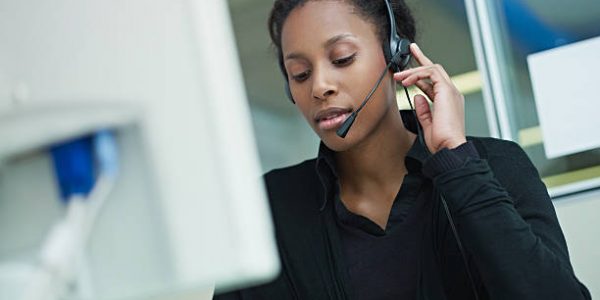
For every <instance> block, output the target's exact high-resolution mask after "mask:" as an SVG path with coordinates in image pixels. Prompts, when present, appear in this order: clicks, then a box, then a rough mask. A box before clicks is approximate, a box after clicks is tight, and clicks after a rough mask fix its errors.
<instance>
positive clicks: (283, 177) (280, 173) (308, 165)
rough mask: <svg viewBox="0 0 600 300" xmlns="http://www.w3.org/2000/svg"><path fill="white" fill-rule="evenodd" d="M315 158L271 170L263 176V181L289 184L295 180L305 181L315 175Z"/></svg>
mask: <svg viewBox="0 0 600 300" xmlns="http://www.w3.org/2000/svg"><path fill="white" fill-rule="evenodd" d="M316 161H317V159H316V158H313V159H308V160H305V161H303V162H301V163H298V164H295V165H291V166H287V167H283V168H277V169H273V170H271V171H269V172H267V173H265V174H264V175H263V177H264V178H265V181H267V182H270V181H279V182H281V181H283V182H289V181H290V180H295V179H305V178H306V177H311V176H314V175H315V165H316Z"/></svg>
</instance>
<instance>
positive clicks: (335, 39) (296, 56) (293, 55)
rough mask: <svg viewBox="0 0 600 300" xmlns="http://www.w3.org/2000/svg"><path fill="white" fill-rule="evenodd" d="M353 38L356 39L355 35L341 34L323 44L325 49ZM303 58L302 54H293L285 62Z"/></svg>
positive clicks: (286, 57) (287, 56)
mask: <svg viewBox="0 0 600 300" xmlns="http://www.w3.org/2000/svg"><path fill="white" fill-rule="evenodd" d="M353 37H354V35H353V34H351V33H341V34H338V35H335V36H333V37H331V38H329V39H327V41H325V42H324V43H323V48H328V47H331V45H333V44H335V43H337V42H339V41H340V40H343V39H347V38H353ZM302 57H303V56H302V54H300V53H295V52H292V53H290V54H288V55H286V56H285V60H288V59H296V58H302Z"/></svg>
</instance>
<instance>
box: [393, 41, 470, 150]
mask: <svg viewBox="0 0 600 300" xmlns="http://www.w3.org/2000/svg"><path fill="white" fill-rule="evenodd" d="M410 50H411V53H412V55H413V57H414V58H415V59H416V60H417V62H418V63H419V64H420V65H421V66H420V67H417V68H414V69H407V70H404V71H402V72H399V73H396V74H394V79H395V80H396V81H401V83H402V85H404V86H411V85H416V86H417V87H418V88H419V89H421V91H423V92H424V93H425V94H426V95H427V97H429V99H430V100H431V101H432V102H433V107H432V108H430V107H429V104H428V103H427V100H426V99H425V97H424V96H423V95H417V96H415V98H414V101H415V109H416V111H417V118H418V119H419V122H420V123H421V126H422V127H423V134H424V135H425V136H424V139H425V143H426V144H427V148H429V151H430V152H431V153H436V152H437V151H439V150H441V149H443V148H448V149H452V148H456V147H458V146H460V145H461V144H463V143H465V142H466V141H467V139H466V137H465V118H464V116H465V109H464V102H465V98H464V96H463V95H462V94H461V93H460V92H459V91H458V89H457V88H456V87H455V86H454V84H453V83H452V81H451V80H450V76H448V74H447V73H446V71H445V70H444V68H443V67H442V66H440V65H438V64H434V63H433V62H431V60H429V58H427V57H426V56H425V54H423V52H421V49H419V47H418V46H417V44H414V43H413V44H411V45H410Z"/></svg>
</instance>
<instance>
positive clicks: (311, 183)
mask: <svg viewBox="0 0 600 300" xmlns="http://www.w3.org/2000/svg"><path fill="white" fill-rule="evenodd" d="M264 181H265V184H266V188H267V193H268V196H269V201H270V203H271V206H272V207H273V209H274V210H278V209H283V210H289V209H292V210H294V209H301V208H311V209H312V208H314V207H317V205H318V203H317V202H316V201H314V200H309V199H316V198H319V197H320V196H322V193H323V192H322V184H321V182H320V181H319V176H318V175H317V171H316V159H309V160H305V161H303V162H301V163H298V164H296V165H292V166H288V167H284V168H278V169H274V170H271V171H269V172H267V173H266V174H265V175H264Z"/></svg>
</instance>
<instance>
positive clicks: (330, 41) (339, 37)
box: [323, 33, 354, 48]
mask: <svg viewBox="0 0 600 300" xmlns="http://www.w3.org/2000/svg"><path fill="white" fill-rule="evenodd" d="M349 37H354V35H353V34H351V33H342V34H338V35H336V36H333V37H331V38H329V39H328V40H327V41H325V43H323V48H327V47H330V46H331V45H333V44H335V43H337V42H339V41H340V40H343V39H346V38H349Z"/></svg>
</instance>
